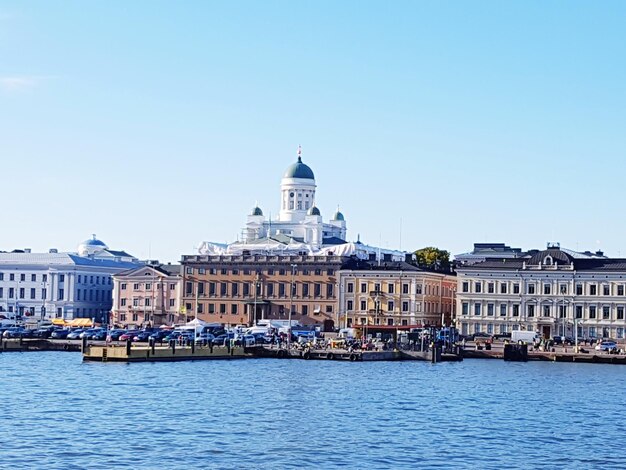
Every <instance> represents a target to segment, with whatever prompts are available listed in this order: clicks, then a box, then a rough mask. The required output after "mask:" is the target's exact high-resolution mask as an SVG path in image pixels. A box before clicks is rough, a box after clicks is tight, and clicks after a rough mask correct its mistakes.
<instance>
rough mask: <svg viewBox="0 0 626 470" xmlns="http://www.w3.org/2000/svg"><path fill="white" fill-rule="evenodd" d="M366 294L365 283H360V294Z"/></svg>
mask: <svg viewBox="0 0 626 470" xmlns="http://www.w3.org/2000/svg"><path fill="white" fill-rule="evenodd" d="M365 292H367V283H365V282H362V283H361V293H365Z"/></svg>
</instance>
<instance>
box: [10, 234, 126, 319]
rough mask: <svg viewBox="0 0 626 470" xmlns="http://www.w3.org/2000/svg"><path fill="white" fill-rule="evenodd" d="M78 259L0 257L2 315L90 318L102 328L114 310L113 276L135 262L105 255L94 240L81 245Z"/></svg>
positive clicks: (24, 255) (55, 254)
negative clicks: (112, 307) (101, 324)
mask: <svg viewBox="0 0 626 470" xmlns="http://www.w3.org/2000/svg"><path fill="white" fill-rule="evenodd" d="M81 249H82V251H81ZM85 250H86V251H85ZM79 253H82V254H83V256H81V255H80V254H77V253H58V252H57V251H56V250H55V249H51V250H50V252H49V253H31V252H30V250H28V249H27V250H22V251H16V252H12V253H0V312H2V314H3V315H4V316H6V317H8V318H10V319H18V320H23V319H26V318H29V317H30V318H35V319H37V320H52V319H54V318H61V319H64V320H73V319H74V318H91V319H95V321H97V322H105V321H106V320H107V317H108V312H109V311H110V309H111V306H112V295H111V292H112V289H113V283H112V278H111V276H112V275H113V274H115V273H117V272H120V271H124V270H126V269H129V268H132V267H135V266H137V265H138V262H137V260H135V259H134V258H132V257H131V256H130V255H128V254H127V253H125V252H112V251H110V250H108V248H107V247H106V245H105V244H104V243H102V242H101V241H100V240H97V239H95V237H94V238H93V239H91V240H86V241H85V242H83V243H81V245H80V246H79ZM111 253H119V254H120V256H114V255H111ZM122 253H123V255H124V256H122V255H121V254H122ZM129 260H134V261H129Z"/></svg>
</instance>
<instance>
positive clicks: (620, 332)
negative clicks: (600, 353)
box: [617, 327, 624, 339]
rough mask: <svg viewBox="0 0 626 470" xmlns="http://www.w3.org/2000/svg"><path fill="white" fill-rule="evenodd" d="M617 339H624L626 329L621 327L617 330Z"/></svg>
mask: <svg viewBox="0 0 626 470" xmlns="http://www.w3.org/2000/svg"><path fill="white" fill-rule="evenodd" d="M617 339H624V328H622V327H620V328H618V329H617Z"/></svg>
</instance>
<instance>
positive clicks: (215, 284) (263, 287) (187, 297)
mask: <svg viewBox="0 0 626 470" xmlns="http://www.w3.org/2000/svg"><path fill="white" fill-rule="evenodd" d="M345 261H346V259H345V258H343V257H340V256H305V255H300V256H296V255H284V256H283V255H252V254H250V255H241V256H235V255H233V256H230V255H187V256H183V259H182V267H183V268H182V277H183V279H182V281H183V294H182V302H181V303H182V311H183V312H184V313H185V314H186V316H187V319H188V320H191V319H193V318H194V317H197V318H199V319H201V320H204V321H207V322H210V323H221V324H224V325H241V324H244V325H252V324H255V323H256V322H257V321H258V320H261V319H273V320H287V319H288V318H289V311H290V310H291V313H292V314H291V318H292V320H297V321H299V322H301V323H302V324H305V325H309V324H316V325H320V326H324V327H325V328H326V329H330V328H332V327H333V326H334V323H335V321H336V318H337V308H338V299H339V295H338V292H337V272H338V271H339V270H340V269H341V267H342V265H343V263H344V262H345Z"/></svg>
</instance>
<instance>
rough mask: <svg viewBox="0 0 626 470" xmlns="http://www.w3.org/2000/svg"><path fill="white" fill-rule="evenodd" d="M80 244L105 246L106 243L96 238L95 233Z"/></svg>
mask: <svg viewBox="0 0 626 470" xmlns="http://www.w3.org/2000/svg"><path fill="white" fill-rule="evenodd" d="M81 245H85V246H104V247H106V246H107V245H106V243H104V242H103V241H102V240H98V239H97V238H96V236H95V235H94V236H93V238H90V239H88V240H85V241H84V242H83V243H81Z"/></svg>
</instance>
